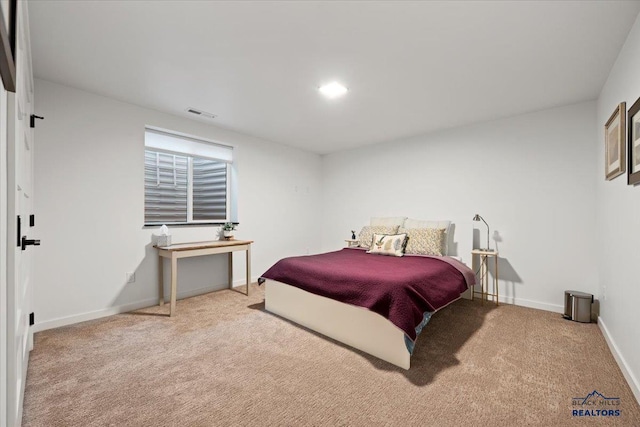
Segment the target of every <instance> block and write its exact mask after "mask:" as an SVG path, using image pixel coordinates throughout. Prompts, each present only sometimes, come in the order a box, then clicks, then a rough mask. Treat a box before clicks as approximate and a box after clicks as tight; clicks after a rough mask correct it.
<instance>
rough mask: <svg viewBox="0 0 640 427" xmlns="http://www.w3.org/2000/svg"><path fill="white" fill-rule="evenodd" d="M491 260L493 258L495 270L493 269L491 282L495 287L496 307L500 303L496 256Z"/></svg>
mask: <svg viewBox="0 0 640 427" xmlns="http://www.w3.org/2000/svg"><path fill="white" fill-rule="evenodd" d="M493 258H495V260H496V264H495V268H496V269H495V277H494V278H493V280H494V285H495V288H496V305H500V301H499V298H498V287H499V285H498V256H497V255H496V256H494V257H493Z"/></svg>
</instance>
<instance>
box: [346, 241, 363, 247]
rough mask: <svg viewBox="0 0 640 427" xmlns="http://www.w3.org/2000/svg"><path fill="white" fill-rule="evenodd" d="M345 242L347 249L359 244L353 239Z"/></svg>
mask: <svg viewBox="0 0 640 427" xmlns="http://www.w3.org/2000/svg"><path fill="white" fill-rule="evenodd" d="M345 242H346V243H347V247H348V248H355V247H357V246H358V245H359V244H360V241H359V240H353V239H346V240H345Z"/></svg>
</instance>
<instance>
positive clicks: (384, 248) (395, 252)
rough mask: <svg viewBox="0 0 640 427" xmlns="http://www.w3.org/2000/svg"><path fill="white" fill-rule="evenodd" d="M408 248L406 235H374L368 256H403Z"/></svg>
mask: <svg viewBox="0 0 640 427" xmlns="http://www.w3.org/2000/svg"><path fill="white" fill-rule="evenodd" d="M406 246H407V235H406V234H374V235H373V244H372V245H371V249H369V250H368V251H367V253H368V254H378V255H390V256H403V255H404V250H405V247H406Z"/></svg>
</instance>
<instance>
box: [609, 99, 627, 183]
mask: <svg viewBox="0 0 640 427" xmlns="http://www.w3.org/2000/svg"><path fill="white" fill-rule="evenodd" d="M626 112H627V106H626V103H624V102H621V103H620V104H618V106H617V107H616V109H615V110H614V112H613V114H611V117H609V120H608V121H607V123H606V124H605V125H604V162H605V165H604V174H605V179H606V180H607V181H611V180H612V179H613V178H615V177H617V176H619V175H622V174H623V173H624V172H625V170H626V164H627V163H626V158H625V152H626V148H627V146H626V145H627V144H626V139H627V138H626V137H627V127H626V125H625V119H626V117H627V114H626Z"/></svg>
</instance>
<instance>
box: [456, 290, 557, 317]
mask: <svg viewBox="0 0 640 427" xmlns="http://www.w3.org/2000/svg"><path fill="white" fill-rule="evenodd" d="M462 298H464V299H471V292H469V291H468V290H467V291H465V292H464V293H463V294H462ZM476 298H479V297H478V296H477V295H476ZM489 301H491V299H490V300H489ZM498 301H500V303H503V304H513V305H519V306H522V307H529V308H537V309H538V310H545V311H551V312H553V313H564V306H562V305H560V304H549V303H546V302H539V301H532V300H528V299H523V298H513V297H505V296H502V295H501V296H500V298H498Z"/></svg>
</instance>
